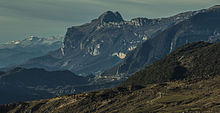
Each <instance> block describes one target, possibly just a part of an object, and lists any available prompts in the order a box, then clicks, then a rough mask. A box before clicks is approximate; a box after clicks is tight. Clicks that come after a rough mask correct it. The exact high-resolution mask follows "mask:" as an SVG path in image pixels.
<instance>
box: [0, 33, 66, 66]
mask: <svg viewBox="0 0 220 113" xmlns="http://www.w3.org/2000/svg"><path fill="white" fill-rule="evenodd" d="M62 40H63V37H49V38H38V37H34V36H31V37H29V38H27V39H24V40H21V41H11V42H7V43H5V44H1V45H0V61H1V63H0V68H3V67H6V66H8V65H12V66H14V65H17V64H20V63H22V62H25V61H26V60H28V59H30V58H34V57H39V56H42V55H45V54H46V53H47V52H49V51H54V50H56V49H58V48H59V47H61V45H62Z"/></svg>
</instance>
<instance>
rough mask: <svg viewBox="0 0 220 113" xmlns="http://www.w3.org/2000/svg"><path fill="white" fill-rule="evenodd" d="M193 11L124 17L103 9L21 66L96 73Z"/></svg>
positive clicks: (115, 62)
mask: <svg viewBox="0 0 220 113" xmlns="http://www.w3.org/2000/svg"><path fill="white" fill-rule="evenodd" d="M195 14H196V12H186V13H181V14H179V15H176V16H173V17H170V18H161V19H148V18H135V19H132V20H131V21H125V20H124V19H123V18H122V16H121V15H120V14H119V13H118V12H112V11H107V12H105V13H103V14H102V15H101V16H100V17H98V18H97V19H94V20H92V21H91V22H90V23H87V24H84V25H81V26H73V27H70V28H68V30H67V32H66V35H65V39H64V41H63V44H62V47H61V48H60V49H59V50H57V51H55V52H51V53H49V54H48V55H46V56H43V57H39V58H36V59H31V60H30V61H28V62H27V63H26V64H24V65H23V66H24V67H40V68H42V67H43V68H45V69H48V70H57V69H68V70H71V71H73V72H74V73H77V74H82V75H87V74H90V73H100V72H102V71H103V70H105V69H108V68H111V67H112V66H114V65H115V64H118V63H120V62H121V61H122V60H123V59H125V58H126V56H127V55H128V53H129V52H130V51H132V50H134V49H135V48H136V47H137V46H139V45H140V44H141V43H143V42H144V41H146V40H149V39H150V38H152V37H154V36H155V35H157V34H158V33H160V32H162V31H164V30H165V29H167V28H169V27H171V26H173V25H175V24H177V23H179V22H181V21H183V20H185V19H188V18H190V17H191V16H193V15H195Z"/></svg>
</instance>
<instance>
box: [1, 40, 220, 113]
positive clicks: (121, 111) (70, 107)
mask: <svg viewBox="0 0 220 113" xmlns="http://www.w3.org/2000/svg"><path fill="white" fill-rule="evenodd" d="M219 50H220V43H216V44H210V43H204V42H198V43H192V44H188V45H185V46H183V47H181V48H178V49H177V50H176V51H174V52H173V53H171V54H170V55H168V56H166V57H165V58H163V59H161V60H160V61H158V62H155V63H154V64H152V65H151V66H149V67H147V68H146V69H144V70H142V71H141V72H138V73H136V74H135V75H133V76H131V78H129V79H128V81H126V82H125V83H124V84H123V85H126V86H120V87H115V88H112V89H107V90H101V91H96V92H87V93H81V94H77V95H67V96H61V97H56V98H51V99H45V100H36V101H30V102H21V103H13V104H7V105H0V112H1V113H5V112H8V113H14V112H17V113H26V112H33V113H42V112H51V113H90V112H97V113H105V112H106V113H146V112H163V113H164V112H220V82H219V81H220V76H219V75H220V74H219V70H220V67H219V63H220V57H219V56H220V51H219ZM177 61H178V62H177ZM176 63H177V64H176ZM153 67H154V68H153ZM176 67H181V68H180V70H178V69H179V68H178V69H176ZM182 68H184V71H182ZM149 69H153V70H149ZM147 70H148V71H147ZM166 70H167V71H166ZM176 70H177V71H176ZM183 72H184V73H183ZM149 73H150V74H149ZM151 74H152V75H151ZM153 75H154V76H153ZM152 76H153V77H152ZM163 76H165V77H163ZM134 77H137V78H138V77H140V78H138V79H136V78H134ZM149 77H152V78H151V79H149ZM160 77H162V79H158V78H160ZM133 78H134V79H135V80H132V79H133ZM149 80H150V81H149ZM151 80H152V81H153V82H152V81H151Z"/></svg>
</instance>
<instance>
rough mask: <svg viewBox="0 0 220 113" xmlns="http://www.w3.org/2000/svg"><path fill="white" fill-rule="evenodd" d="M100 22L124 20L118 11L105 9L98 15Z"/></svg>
mask: <svg viewBox="0 0 220 113" xmlns="http://www.w3.org/2000/svg"><path fill="white" fill-rule="evenodd" d="M99 20H100V21H101V23H104V22H105V23H109V22H121V21H124V20H123V18H122V16H121V14H120V13H119V12H112V11H106V12H104V13H103V14H102V15H101V16H100V17H99Z"/></svg>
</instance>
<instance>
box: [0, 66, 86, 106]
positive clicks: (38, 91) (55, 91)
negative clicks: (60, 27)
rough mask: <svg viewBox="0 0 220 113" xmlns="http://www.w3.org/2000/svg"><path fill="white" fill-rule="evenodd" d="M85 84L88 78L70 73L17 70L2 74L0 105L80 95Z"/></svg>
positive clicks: (0, 77) (0, 80)
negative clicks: (63, 95)
mask: <svg viewBox="0 0 220 113" xmlns="http://www.w3.org/2000/svg"><path fill="white" fill-rule="evenodd" d="M85 84H88V78H85V77H80V76H77V75H75V74H73V73H72V72H70V71H53V72H48V71H45V70H44V69H36V68H33V69H24V68H15V69H12V70H9V71H7V72H0V91H1V93H0V100H1V101H0V104H5V103H11V102H16V101H28V100H34V99H42V98H49V97H54V96H56V95H62V94H72V93H79V92H82V91H84V90H85V88H83V87H82V85H85ZM79 87H80V88H79ZM87 90H88V89H87Z"/></svg>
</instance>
